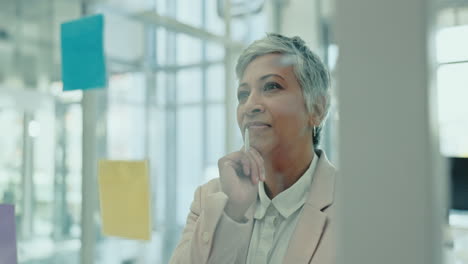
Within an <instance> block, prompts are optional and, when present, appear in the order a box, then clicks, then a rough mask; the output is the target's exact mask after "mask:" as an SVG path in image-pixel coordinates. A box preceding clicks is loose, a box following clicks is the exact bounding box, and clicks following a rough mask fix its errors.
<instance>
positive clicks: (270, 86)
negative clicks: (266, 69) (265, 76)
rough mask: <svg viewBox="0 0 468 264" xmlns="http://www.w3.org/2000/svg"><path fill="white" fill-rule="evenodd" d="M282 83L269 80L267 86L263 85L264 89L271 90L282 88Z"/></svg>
mask: <svg viewBox="0 0 468 264" xmlns="http://www.w3.org/2000/svg"><path fill="white" fill-rule="evenodd" d="M281 88H282V87H281V85H279V84H278V83H275V82H269V83H266V84H265V86H264V87H263V90H264V91H269V90H274V89H281Z"/></svg>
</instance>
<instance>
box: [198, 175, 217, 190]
mask: <svg viewBox="0 0 468 264" xmlns="http://www.w3.org/2000/svg"><path fill="white" fill-rule="evenodd" d="M199 188H200V190H201V191H202V192H203V193H205V194H211V193H216V192H219V191H221V184H220V182H219V178H214V179H211V180H209V181H208V182H206V183H204V184H202V185H200V187H199Z"/></svg>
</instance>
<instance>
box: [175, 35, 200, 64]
mask: <svg viewBox="0 0 468 264" xmlns="http://www.w3.org/2000/svg"><path fill="white" fill-rule="evenodd" d="M194 63H201V41H200V40H199V39H197V38H193V37H191V36H188V35H185V34H177V64H182V65H184V64H194Z"/></svg>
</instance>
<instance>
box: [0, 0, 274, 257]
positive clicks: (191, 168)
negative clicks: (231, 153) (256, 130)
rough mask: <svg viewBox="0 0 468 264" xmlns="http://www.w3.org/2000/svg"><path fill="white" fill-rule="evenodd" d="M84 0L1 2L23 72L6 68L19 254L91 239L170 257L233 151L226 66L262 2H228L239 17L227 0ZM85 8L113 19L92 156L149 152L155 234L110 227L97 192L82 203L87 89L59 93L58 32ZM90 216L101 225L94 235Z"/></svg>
mask: <svg viewBox="0 0 468 264" xmlns="http://www.w3.org/2000/svg"><path fill="white" fill-rule="evenodd" d="M7 2H8V3H7ZM86 2H87V5H84V4H83V3H84V2H82V1H77V0H72V1H61V0H39V1H29V0H21V1H1V2H0V14H1V15H0V17H1V19H0V25H1V26H4V27H0V29H1V28H5V29H6V30H5V32H6V33H5V34H6V37H2V36H5V34H3V35H2V33H1V32H0V59H2V60H3V61H7V62H8V63H10V65H14V66H15V67H14V68H15V69H16V70H11V71H10V73H11V74H8V75H0V94H1V99H2V100H0V126H1V128H0V129H1V130H2V131H3V133H4V134H2V137H0V203H13V204H15V206H16V218H17V228H18V246H19V249H18V256H19V261H20V263H28V264H29V263H31V264H33V263H34V264H35V263H72V264H73V263H80V250H82V246H81V245H82V243H86V244H88V243H89V244H90V245H91V244H93V245H95V247H94V256H93V260H94V263H109V264H111V263H112V264H115V263H167V261H168V259H169V257H170V256H171V254H172V251H173V249H174V247H175V245H176V243H177V242H178V240H179V238H180V234H181V231H182V228H183V227H184V225H185V221H186V217H187V214H188V212H189V206H190V203H191V202H192V200H193V194H194V191H195V189H196V187H197V186H199V185H200V184H203V183H205V182H207V181H208V180H210V179H212V178H215V177H217V176H218V175H217V174H218V170H217V160H218V159H219V158H220V157H221V156H223V155H224V154H225V153H226V151H227V150H226V144H227V143H226V141H227V138H226V137H227V136H226V134H227V131H226V127H227V124H226V122H228V118H231V119H232V118H233V117H234V116H235V113H234V112H232V113H231V112H227V110H226V109H227V108H226V105H227V102H228V101H229V100H232V98H231V99H229V96H231V95H230V93H232V95H234V90H229V87H230V88H231V89H232V87H235V83H234V82H235V80H234V79H233V78H232V77H231V78H227V76H226V65H230V68H232V65H233V63H234V62H233V59H232V58H234V55H235V54H237V53H238V51H239V47H241V45H242V44H245V43H249V42H251V41H252V40H253V39H256V38H259V37H261V36H263V35H264V32H265V31H266V26H265V25H266V11H265V10H264V9H260V10H257V9H255V10H253V9H252V8H249V5H245V3H244V4H243V1H232V4H233V8H235V11H236V12H237V14H236V16H233V17H231V18H230V17H229V16H226V15H225V14H224V13H223V7H220V8H218V5H220V3H221V2H223V1H219V0H196V1H191V0H190V1H188V0H177V1H174V0H154V1H147V0H139V1H134V0H132V1H130V0H128V1H126V0H107V1H105V0H96V1H86ZM246 2H248V1H246ZM239 6H240V7H242V8H240V9H239ZM84 13H86V14H94V13H103V14H104V16H105V21H106V27H105V51H106V55H107V59H106V60H107V66H108V72H109V83H108V87H107V88H106V89H105V90H103V91H100V92H99V93H98V95H97V97H98V105H97V109H96V113H97V114H98V115H99V116H96V118H95V121H96V122H97V123H96V124H95V129H96V131H95V132H96V138H95V140H97V141H96V145H97V146H94V148H95V149H96V152H97V154H96V156H97V157H98V158H99V159H100V158H106V159H118V160H138V159H148V160H149V164H150V177H151V189H152V209H153V210H152V211H153V221H154V223H153V239H152V240H151V241H150V242H139V241H131V240H125V239H119V238H111V237H105V236H103V235H102V232H101V223H100V217H99V208H98V201H97V200H96V201H95V203H96V206H95V208H94V209H93V208H84V207H83V206H82V204H83V200H84V198H85V197H83V194H86V193H89V192H90V191H91V192H92V190H86V188H87V187H86V186H85V185H83V177H87V175H84V172H83V166H84V163H85V162H90V161H89V160H87V159H88V158H87V156H86V153H83V146H84V145H85V144H88V143H87V142H92V141H90V139H89V138H86V137H83V135H88V134H86V133H84V132H85V131H84V129H86V127H85V126H84V123H83V122H84V113H83V111H84V109H83V107H84V105H83V98H84V97H85V96H86V94H87V93H89V92H88V91H85V92H81V91H76V92H62V85H61V76H60V42H59V39H60V23H62V22H65V21H68V20H72V19H77V18H79V17H80V16H81V15H82V14H84ZM143 13H146V14H149V15H150V16H153V17H155V16H164V17H166V18H169V19H170V21H171V23H169V24H158V23H157V21H156V22H155V21H148V20H145V19H142V17H141V14H143ZM181 23H182V24H181ZM173 25H176V26H173ZM177 25H178V26H177ZM180 25H182V26H180ZM184 26H189V27H191V28H193V29H194V31H195V32H202V33H203V34H194V33H193V32H191V31H187V30H185V29H184ZM226 30H229V31H230V32H231V35H230V36H227V35H226ZM205 33H209V34H211V35H207V34H205ZM209 36H211V37H209ZM212 36H215V37H214V38H213V37H212ZM11 54H13V55H11ZM228 54H229V55H230V56H227V55H228ZM31 65H36V66H35V67H33V68H30V67H32V66H31ZM4 66H5V65H3V64H2V65H1V67H4ZM0 70H1V69H0ZM229 74H233V73H232V72H231V73H229ZM227 81H230V82H227ZM5 98H8V99H7V100H6V99H5ZM38 98H41V100H38ZM3 99H5V100H3ZM37 101H41V102H37ZM12 102H13V103H12ZM232 120H235V119H232ZM233 133H234V134H236V140H237V141H235V142H234V144H238V145H239V147H240V144H241V141H240V139H241V137H240V134H239V132H238V131H234V132H233ZM237 134H239V135H237ZM91 162H97V160H93V161H91ZM83 188H84V189H83ZM96 197H97V196H96ZM86 210H91V211H90V212H87V211H86ZM85 213H89V214H90V215H92V222H93V223H94V225H95V227H96V228H97V231H98V232H96V233H95V234H93V235H92V236H91V237H86V238H84V236H83V232H85V231H86V230H83V228H88V226H85V223H82V220H83V215H87V214H85Z"/></svg>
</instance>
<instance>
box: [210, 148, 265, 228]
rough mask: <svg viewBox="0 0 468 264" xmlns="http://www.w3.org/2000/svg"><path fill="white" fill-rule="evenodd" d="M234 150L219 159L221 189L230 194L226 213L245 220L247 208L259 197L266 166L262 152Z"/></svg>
mask: <svg viewBox="0 0 468 264" xmlns="http://www.w3.org/2000/svg"><path fill="white" fill-rule="evenodd" d="M243 149H244V148H242V150H240V151H236V152H232V153H230V154H228V155H226V156H224V157H222V158H221V159H219V160H218V169H219V175H220V177H219V178H220V182H221V189H222V191H223V192H224V193H225V194H226V195H227V196H228V201H227V203H226V206H225V208H224V211H225V213H226V214H227V215H228V216H229V217H231V218H232V219H233V220H235V221H239V222H241V221H243V220H244V216H245V213H246V211H247V209H248V208H249V207H250V205H252V203H253V202H254V201H255V199H256V198H257V192H258V186H257V184H258V182H259V181H264V180H265V167H264V162H263V158H262V156H261V155H260V153H259V152H258V151H257V150H256V149H254V148H253V147H250V150H249V151H244V150H243Z"/></svg>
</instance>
